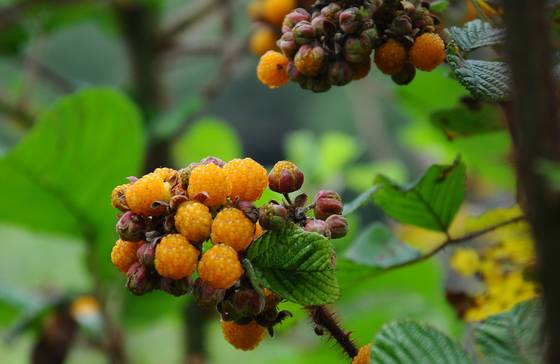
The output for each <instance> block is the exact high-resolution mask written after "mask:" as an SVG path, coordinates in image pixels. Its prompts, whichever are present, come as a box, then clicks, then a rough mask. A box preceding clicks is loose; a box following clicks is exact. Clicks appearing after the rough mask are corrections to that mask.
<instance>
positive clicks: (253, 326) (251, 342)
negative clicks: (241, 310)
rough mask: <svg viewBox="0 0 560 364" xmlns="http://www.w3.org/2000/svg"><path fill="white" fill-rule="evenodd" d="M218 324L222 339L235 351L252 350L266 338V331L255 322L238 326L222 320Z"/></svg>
mask: <svg viewBox="0 0 560 364" xmlns="http://www.w3.org/2000/svg"><path fill="white" fill-rule="evenodd" d="M220 324H221V326H222V332H223V334H224V338H225V339H226V340H227V342H229V343H230V344H231V345H233V347H235V348H236V349H240V350H244V351H248V350H253V349H255V348H256V347H257V346H258V345H259V344H260V342H261V341H263V339H264V338H265V337H266V329H265V328H264V327H262V326H260V325H259V324H257V323H256V322H255V321H251V322H250V323H248V324H245V325H239V324H236V323H235V322H231V321H224V320H222V321H221V322H220Z"/></svg>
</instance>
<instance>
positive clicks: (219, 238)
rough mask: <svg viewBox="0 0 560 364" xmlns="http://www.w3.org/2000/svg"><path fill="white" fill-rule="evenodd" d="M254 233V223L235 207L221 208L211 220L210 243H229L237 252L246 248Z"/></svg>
mask: <svg viewBox="0 0 560 364" xmlns="http://www.w3.org/2000/svg"><path fill="white" fill-rule="evenodd" d="M254 235H255V224H254V223H253V222H252V221H251V220H249V218H248V217H247V216H245V214H244V213H243V211H241V210H239V209H236V208H232V207H228V208H225V209H223V210H222V211H220V212H219V213H218V215H216V218H215V219H214V221H213V222H212V233H211V237H212V243H213V244H226V245H229V246H231V247H232V248H233V249H235V251H238V252H241V251H243V250H245V249H247V247H248V246H249V244H251V242H252V241H253V237H254Z"/></svg>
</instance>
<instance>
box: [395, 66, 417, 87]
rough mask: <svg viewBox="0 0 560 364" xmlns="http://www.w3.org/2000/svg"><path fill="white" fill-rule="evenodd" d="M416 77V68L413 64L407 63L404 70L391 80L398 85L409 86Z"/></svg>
mask: <svg viewBox="0 0 560 364" xmlns="http://www.w3.org/2000/svg"><path fill="white" fill-rule="evenodd" d="M415 76H416V68H414V66H413V65H412V64H411V63H408V62H407V63H405V65H404V66H403V68H402V70H400V71H399V72H398V73H396V74H394V75H392V76H391V79H392V80H393V82H394V83H396V84H397V85H408V84H409V83H411V82H412V80H414V77H415Z"/></svg>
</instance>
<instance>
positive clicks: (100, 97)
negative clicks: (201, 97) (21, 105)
mask: <svg viewBox="0 0 560 364" xmlns="http://www.w3.org/2000/svg"><path fill="white" fill-rule="evenodd" d="M142 150H143V135H142V128H141V122H140V115H139V112H138V110H137V108H136V107H135V106H134V105H133V104H132V103H131V102H130V101H129V100H128V99H127V98H126V97H124V96H123V95H122V94H120V93H118V92H115V91H112V90H109V89H103V88H96V89H89V90H84V91H81V92H79V93H77V94H74V95H70V96H67V97H64V98H62V99H61V100H60V101H58V102H57V103H55V104H54V105H53V106H52V107H51V108H49V109H48V110H47V111H45V112H44V113H43V114H42V115H41V116H40V117H39V120H38V121H37V123H36V124H35V126H34V127H33V129H32V130H31V131H30V132H29V134H28V135H27V136H26V137H25V139H24V140H22V142H21V143H20V144H18V145H17V146H16V147H15V148H14V149H13V150H11V151H10V152H9V153H8V154H7V155H6V156H4V157H3V158H2V159H0V188H1V189H2V190H3V191H6V192H7V193H5V194H4V195H3V198H2V203H3V208H2V209H0V221H4V222H9V223H13V224H17V225H20V226H25V227H27V228H29V229H31V230H36V231H45V232H50V233H59V234H65V235H72V236H76V237H79V238H86V239H87V240H89V241H90V242H92V243H93V242H96V243H99V247H100V249H101V253H100V254H102V259H103V260H105V259H107V260H108V252H109V251H110V248H111V243H112V241H113V240H114V238H115V233H114V227H113V226H114V223H115V221H114V219H115V211H114V210H113V209H112V207H111V204H110V195H111V190H112V189H113V187H114V186H115V185H117V184H120V183H123V182H125V179H124V177H125V176H128V175H133V174H135V173H137V172H138V170H139V167H140V164H141V162H142Z"/></svg>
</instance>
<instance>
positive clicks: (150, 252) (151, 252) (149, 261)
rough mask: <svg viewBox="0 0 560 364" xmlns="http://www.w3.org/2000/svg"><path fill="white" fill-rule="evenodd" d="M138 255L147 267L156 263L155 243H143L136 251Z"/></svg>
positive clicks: (139, 259)
mask: <svg viewBox="0 0 560 364" xmlns="http://www.w3.org/2000/svg"><path fill="white" fill-rule="evenodd" d="M136 256H137V257H138V261H139V262H140V263H142V264H143V265H144V266H146V267H151V266H153V265H154V260H155V257H156V248H155V246H154V244H151V243H143V244H142V245H140V248H138V250H137V251H136Z"/></svg>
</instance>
